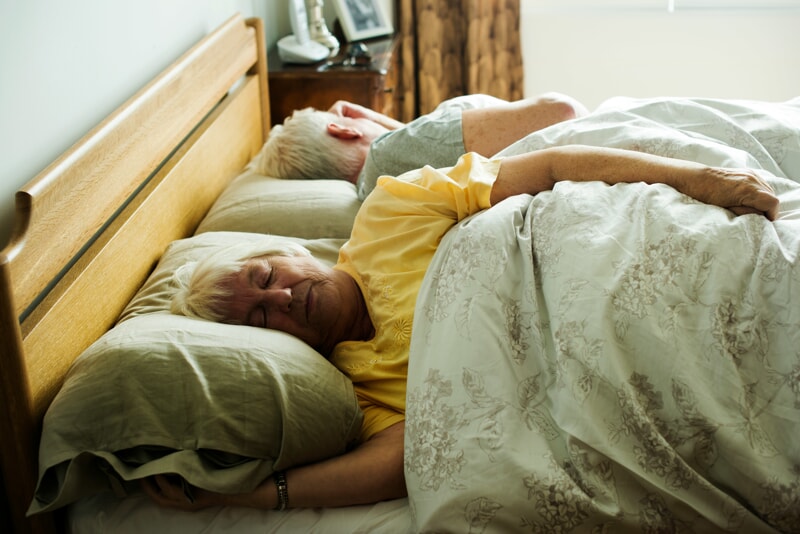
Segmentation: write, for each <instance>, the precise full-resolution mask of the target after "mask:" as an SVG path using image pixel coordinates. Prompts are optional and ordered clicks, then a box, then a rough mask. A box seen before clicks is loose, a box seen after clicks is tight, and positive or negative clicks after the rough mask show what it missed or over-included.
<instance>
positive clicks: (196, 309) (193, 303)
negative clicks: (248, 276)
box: [170, 236, 311, 322]
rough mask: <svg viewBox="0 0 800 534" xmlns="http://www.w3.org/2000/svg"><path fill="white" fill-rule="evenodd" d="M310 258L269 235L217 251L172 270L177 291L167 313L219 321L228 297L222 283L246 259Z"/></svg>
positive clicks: (221, 318) (297, 246)
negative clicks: (224, 301) (263, 257)
mask: <svg viewBox="0 0 800 534" xmlns="http://www.w3.org/2000/svg"><path fill="white" fill-rule="evenodd" d="M310 255H311V253H310V252H309V251H308V250H307V249H306V248H305V247H302V246H301V245H298V244H296V243H293V242H291V241H288V240H286V239H285V238H279V237H272V236H268V239H266V240H259V241H257V242H248V243H238V244H236V245H232V246H229V247H226V248H224V249H221V250H218V251H216V252H214V253H212V254H211V255H209V256H208V257H206V258H204V259H202V260H199V261H193V262H189V263H186V264H185V265H182V266H181V267H179V268H178V269H176V270H175V273H174V275H173V281H174V283H175V285H176V286H177V290H176V291H175V293H174V294H173V296H172V301H171V303H170V310H171V311H172V313H175V314H178V315H185V316H187V317H194V318H198V319H206V320H208V321H214V322H221V321H222V320H223V319H224V313H223V310H221V309H220V305H221V303H222V301H223V300H224V299H225V298H226V297H229V296H230V295H231V293H230V290H228V289H226V288H225V287H223V284H222V282H223V281H224V280H225V278H227V277H229V276H231V275H233V274H235V273H238V272H239V271H241V270H242V268H243V267H244V265H245V263H247V261H248V260H250V259H252V258H258V257H261V256H310Z"/></svg>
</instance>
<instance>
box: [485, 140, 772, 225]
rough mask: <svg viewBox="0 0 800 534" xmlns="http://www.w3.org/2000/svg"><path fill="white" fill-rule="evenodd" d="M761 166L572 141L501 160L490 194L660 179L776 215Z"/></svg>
mask: <svg viewBox="0 0 800 534" xmlns="http://www.w3.org/2000/svg"><path fill="white" fill-rule="evenodd" d="M759 172H763V171H756V170H753V169H728V168H722V167H709V166H706V165H702V164H700V163H695V162H692V161H685V160H680V159H673V158H665V157H662V156H654V155H651V154H644V153H641V152H634V151H630V150H619V149H614V148H600V147H588V146H579V145H572V146H564V147H554V148H548V149H545V150H538V151H535V152H530V153H528V154H521V155H519V156H512V157H509V158H506V159H504V160H502V162H501V163H500V169H499V171H498V174H497V178H496V180H495V183H494V185H493V186H492V192H491V196H490V198H489V200H490V202H491V203H492V204H493V205H494V204H497V203H498V202H500V201H501V200H503V199H505V198H508V197H510V196H514V195H518V194H521V193H528V194H531V195H535V194H537V193H540V192H541V191H547V190H550V189H552V188H553V186H554V185H555V183H556V182H560V181H564V180H570V181H575V182H586V181H601V182H605V183H607V184H612V185H613V184H618V183H626V182H644V183H648V184H656V183H661V184H666V185H669V186H671V187H673V188H674V189H676V190H678V191H680V192H681V193H683V194H685V195H688V196H690V197H692V198H694V199H697V200H699V201H701V202H705V203H706V204H713V205H715V206H719V207H722V208H727V209H729V210H731V211H733V212H734V213H735V214H737V215H744V214H748V213H756V214H761V215H764V216H766V217H767V218H768V219H770V220H774V219H775V218H777V217H778V211H779V205H780V203H779V200H778V197H777V196H776V195H775V193H774V192H773V190H772V188H771V187H770V185H769V183H768V182H767V181H765V180H764V179H763V177H762V176H761V175H760V174H759Z"/></svg>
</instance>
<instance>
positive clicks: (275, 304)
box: [262, 287, 292, 313]
mask: <svg viewBox="0 0 800 534" xmlns="http://www.w3.org/2000/svg"><path fill="white" fill-rule="evenodd" d="M262 298H263V300H264V302H265V303H266V304H267V305H268V306H269V307H270V308H273V309H275V310H278V311H280V312H284V313H285V312H288V311H289V308H290V307H291V304H292V290H291V289H290V288H288V287H284V288H280V289H274V288H269V289H265V290H264V291H263V293H262Z"/></svg>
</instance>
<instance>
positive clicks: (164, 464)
mask: <svg viewBox="0 0 800 534" xmlns="http://www.w3.org/2000/svg"><path fill="white" fill-rule="evenodd" d="M269 238H270V237H269V236H260V235H254V234H237V233H227V232H225V233H209V234H202V235H199V236H195V237H193V238H189V239H185V240H181V241H177V242H175V243H173V244H172V245H171V246H170V247H169V249H168V250H167V252H166V253H165V254H164V257H163V258H162V261H161V262H160V263H159V266H158V267H157V269H156V270H155V271H154V273H153V274H152V275H151V277H150V278H149V280H148V282H147V283H146V284H145V286H144V287H143V288H142V290H141V291H140V292H139V294H138V296H137V297H136V298H134V299H133V301H132V302H131V305H130V306H129V307H128V309H127V310H126V312H125V314H124V320H123V321H121V322H120V323H119V324H118V325H117V326H116V327H114V328H113V329H111V330H110V331H109V332H107V333H106V334H105V335H104V336H102V337H101V338H100V339H99V340H98V341H97V342H95V343H94V344H93V345H92V346H91V347H89V348H88V349H87V350H86V351H85V352H84V353H83V354H82V355H81V356H80V357H79V358H78V360H76V362H75V364H74V365H73V367H72V369H71V370H70V372H69V374H68V376H67V378H66V381H65V383H64V386H63V387H62V389H61V390H60V392H59V393H58V395H57V396H56V398H55V399H54V401H53V403H52V404H51V406H50V408H49V409H48V412H47V414H46V416H45V419H44V429H43V434H42V442H41V447H40V455H39V456H40V460H39V461H40V480H39V485H38V487H37V491H36V495H35V498H34V501H33V503H32V504H31V507H30V510H29V513H37V512H43V511H50V510H53V509H56V508H58V507H61V506H63V505H66V504H69V503H70V502H73V501H75V500H77V499H79V498H81V497H83V496H88V495H91V494H94V493H97V492H99V491H105V490H108V489H115V490H118V491H120V492H125V491H126V488H128V487H129V486H130V484H131V481H134V480H136V479H138V478H142V477H145V476H149V475H153V474H158V473H177V474H180V475H181V476H182V477H183V478H184V479H186V480H187V481H188V482H189V483H190V484H192V485H195V486H198V487H202V488H206V489H209V490H212V491H218V492H223V493H240V492H247V491H251V490H252V489H254V488H255V487H256V486H257V485H258V484H259V483H260V482H261V481H262V480H263V479H264V478H266V477H267V476H268V475H270V474H271V473H272V472H273V470H276V469H285V468H288V467H291V466H295V465H300V464H305V463H309V462H314V461H319V460H321V459H324V458H327V457H330V456H334V455H337V454H340V453H342V452H344V451H345V450H346V449H347V448H348V447H349V446H350V445H352V444H353V443H354V442H355V440H356V439H357V437H358V434H359V430H360V427H361V421H362V413H361V411H360V409H359V407H358V402H357V400H356V397H355V393H354V390H353V387H352V384H351V383H350V381H349V380H348V379H347V378H346V377H345V376H344V375H343V374H342V373H340V372H339V371H338V370H337V369H336V368H335V367H334V366H333V365H332V364H331V363H330V362H328V361H327V360H325V358H323V357H322V356H320V355H319V354H318V353H317V352H316V351H314V350H313V349H311V348H310V347H309V346H308V345H306V344H305V343H303V342H301V341H299V340H297V339H296V338H294V337H292V336H289V335H286V334H283V333H281V332H277V331H271V330H265V329H258V328H250V327H245V326H231V325H223V324H217V323H212V322H208V321H201V320H196V319H189V318H186V317H181V316H176V315H172V314H170V313H168V312H167V311H166V307H167V306H168V301H169V294H170V290H169V288H170V278H171V277H170V273H171V272H172V270H174V268H175V266H177V265H182V264H183V263H185V262H186V261H191V260H195V259H197V258H198V257H200V256H202V255H204V254H207V253H208V252H210V251H211V250H214V249H216V248H218V247H221V246H226V245H229V244H231V243H233V242H236V241H241V240H253V239H255V240H258V239H269ZM294 241H295V242H300V243H301V244H306V245H308V248H310V249H312V251H316V252H317V254H319V255H320V256H322V257H323V258H325V259H326V261H327V262H328V263H330V261H332V259H333V257H334V255H335V252H336V251H337V250H338V245H339V244H340V243H338V242H331V241H325V240H323V241H320V242H304V241H302V240H294Z"/></svg>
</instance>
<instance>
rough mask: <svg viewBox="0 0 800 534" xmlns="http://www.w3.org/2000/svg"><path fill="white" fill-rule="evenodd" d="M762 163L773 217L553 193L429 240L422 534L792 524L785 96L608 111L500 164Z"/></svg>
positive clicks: (795, 356) (416, 453)
mask: <svg viewBox="0 0 800 534" xmlns="http://www.w3.org/2000/svg"><path fill="white" fill-rule="evenodd" d="M560 144H589V145H601V146H615V147H620V148H628V149H634V150H640V151H646V152H651V153H655V154H660V155H665V156H671V157H677V158H683V159H691V160H694V161H700V162H703V163H707V164H712V165H725V166H746V167H752V168H758V169H763V170H764V171H763V172H764V176H766V177H767V178H768V180H769V181H770V183H771V184H772V185H773V187H774V188H775V190H776V192H777V193H778V194H779V196H780V199H781V217H780V219H778V220H776V221H774V222H770V221H768V220H767V219H766V218H764V217H761V216H757V215H746V216H742V217H735V216H733V215H732V214H731V213H730V212H728V211H726V210H724V209H720V208H717V207H713V206H707V205H704V204H701V203H699V202H696V201H694V200H691V199H689V198H688V197H686V196H684V195H681V194H679V193H677V192H676V191H675V190H673V189H671V188H669V187H667V186H663V185H653V186H648V185H644V184H619V185H615V186H608V185H606V184H603V183H582V184H578V183H572V182H562V183H559V184H557V185H556V187H555V189H554V190H553V191H550V192H546V193H542V194H539V195H537V196H536V197H530V196H519V197H514V198H511V199H508V200H507V201H505V202H503V203H501V204H499V205H497V206H495V207H493V208H492V209H490V210H487V211H485V212H482V213H480V214H478V215H476V216H474V217H472V218H470V219H467V220H466V221H463V222H462V223H461V224H460V225H459V226H458V227H457V228H455V229H453V230H452V231H451V232H450V233H448V235H447V236H446V237H445V239H444V241H443V242H442V245H441V246H440V248H439V250H438V251H437V254H436V257H435V259H434V262H433V264H432V265H431V267H430V269H429V271H428V274H427V276H426V279H425V282H424V284H423V288H422V291H421V293H420V297H419V299H418V303H417V309H416V313H415V323H414V329H413V332H414V334H413V339H412V346H411V355H410V360H409V361H410V366H409V383H408V400H407V414H406V417H407V420H406V459H405V469H406V480H407V485H408V490H409V503H410V506H411V513H412V518H413V521H414V525H415V530H417V531H421V532H442V531H452V532H474V533H479V532H517V531H518V532H569V531H576V532H624V531H635V532H648V531H663V532H681V531H686V532H691V531H717V530H734V531H741V532H774V531H785V532H793V531H794V532H800V259H799V258H798V256H800V99H797V100H794V101H792V102H788V103H784V104H768V103H756V102H743V101H739V102H733V101H720V100H676V99H659V100H628V99H615V100H613V101H609V102H608V103H606V104H604V105H603V106H601V108H600V109H599V110H598V111H597V112H595V113H593V114H592V115H590V116H588V117H584V118H581V119H577V120H574V121H570V122H567V123H562V124H559V125H555V126H553V127H550V128H547V129H545V130H542V131H540V132H536V133H534V134H531V135H530V136H529V137H527V138H525V139H523V140H522V141H520V142H518V143H517V144H515V145H514V146H512V147H511V148H510V149H508V150H507V151H506V154H512V153H519V152H523V151H528V150H535V149H538V148H543V147H546V146H553V145H560Z"/></svg>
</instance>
